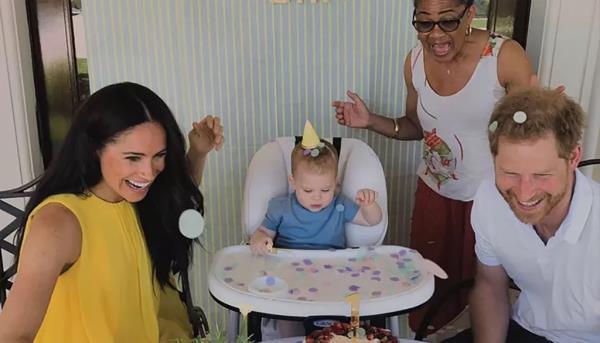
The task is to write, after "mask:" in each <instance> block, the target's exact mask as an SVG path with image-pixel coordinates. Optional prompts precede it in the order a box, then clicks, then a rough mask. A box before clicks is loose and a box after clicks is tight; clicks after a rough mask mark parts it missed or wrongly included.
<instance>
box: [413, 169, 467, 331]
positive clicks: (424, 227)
mask: <svg viewBox="0 0 600 343" xmlns="http://www.w3.org/2000/svg"><path fill="white" fill-rule="evenodd" d="M472 207H473V202H472V201H468V202H465V201H459V200H453V199H449V198H446V197H443V196H441V195H439V194H438V193H436V192H435V191H434V190H432V189H431V188H430V187H429V186H427V185H426V184H425V183H424V182H423V180H421V179H420V178H419V180H418V182H417V191H416V193H415V207H414V209H413V216H412V225H411V234H410V247H411V248H413V249H415V250H417V251H418V252H419V253H420V254H421V255H423V257H425V258H427V259H429V260H432V261H434V262H435V263H437V264H438V265H439V266H440V267H442V268H443V269H444V270H445V271H446V273H448V279H446V280H440V279H438V278H436V280H435V293H434V294H433V297H432V299H433V298H435V297H436V296H437V295H439V294H442V293H444V291H445V290H446V289H448V288H449V287H450V286H452V285H454V284H456V283H457V282H459V281H461V280H464V279H469V278H472V277H474V275H475V261H476V257H475V235H474V233H473V228H472V227H471V208H472ZM467 302H468V290H466V291H464V292H462V293H460V294H457V295H456V296H454V297H452V298H451V299H449V300H448V301H447V302H446V303H445V305H444V306H443V307H442V308H441V309H440V310H439V311H438V313H437V315H436V316H435V317H434V320H433V322H432V323H431V325H432V326H433V327H434V329H433V331H435V330H437V329H439V328H440V327H442V326H444V325H445V324H447V323H448V322H449V321H451V320H452V319H453V318H455V317H456V316H457V315H458V314H459V313H460V312H461V311H462V310H463V309H464V308H465V306H466V305H467ZM428 308H429V307H428V304H426V305H425V306H424V307H423V308H420V309H419V310H416V311H413V312H411V313H410V316H409V323H410V327H411V329H412V330H414V331H416V330H417V328H418V327H419V324H420V323H421V320H422V319H423V316H424V315H425V312H426V311H427V309H428Z"/></svg>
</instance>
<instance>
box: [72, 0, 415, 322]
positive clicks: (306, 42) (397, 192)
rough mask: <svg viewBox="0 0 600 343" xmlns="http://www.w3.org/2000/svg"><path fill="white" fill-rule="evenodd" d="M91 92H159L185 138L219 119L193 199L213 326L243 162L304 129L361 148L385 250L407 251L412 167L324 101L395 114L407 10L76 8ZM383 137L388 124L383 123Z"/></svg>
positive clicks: (187, 2)
mask: <svg viewBox="0 0 600 343" xmlns="http://www.w3.org/2000/svg"><path fill="white" fill-rule="evenodd" d="M83 15H84V19H85V28H86V40H87V52H88V66H89V74H90V80H91V89H92V91H93V90H97V89H99V88H101V87H103V86H105V85H107V84H111V83H115V82H120V81H126V80H127V81H133V82H138V83H141V84H144V85H146V86H148V87H150V88H151V89H153V90H154V91H155V92H157V93H158V94H159V95H160V96H161V97H162V98H163V99H164V100H165V101H166V102H167V103H168V104H169V106H170V107H171V109H172V110H173V111H174V113H175V115H176V117H177V120H178V122H179V124H180V127H181V128H182V130H185V131H186V132H187V130H189V129H190V127H191V123H192V121H195V120H198V119H200V118H201V117H203V116H204V115H206V114H217V115H219V116H221V118H222V119H223V125H224V127H225V134H226V144H225V147H224V149H223V150H222V151H221V152H219V153H215V154H211V156H210V159H209V161H208V164H207V169H206V173H205V178H204V181H203V185H202V192H203V194H204V195H205V199H206V221H207V224H208V225H207V229H206V231H205V235H204V237H203V240H204V246H205V250H203V249H198V250H197V253H196V259H195V264H194V271H193V279H192V283H193V289H194V299H195V302H196V303H197V304H199V305H200V306H202V307H203V309H204V310H205V311H206V312H207V313H208V315H209V316H210V318H211V321H212V322H213V323H217V324H218V325H219V327H224V325H225V323H226V316H225V312H224V311H223V310H222V309H221V308H220V306H219V305H217V304H216V303H215V302H214V301H213V300H212V299H211V298H210V295H209V294H208V287H207V282H206V281H207V280H206V279H207V278H206V275H207V273H208V271H209V267H210V263H211V256H212V254H213V253H214V252H216V251H217V250H219V249H220V248H223V247H225V246H228V245H233V244H238V243H240V242H241V241H242V239H243V235H242V230H241V226H240V213H241V204H242V196H241V195H242V190H243V184H244V178H245V172H246V168H247V166H248V163H249V161H250V159H251V157H252V154H253V153H254V152H255V151H256V150H257V149H258V148H259V147H261V146H262V145H263V144H265V143H266V142H268V141H271V140H273V139H274V138H276V137H278V136H288V135H298V134H301V132H302V128H303V125H304V121H305V120H306V119H310V120H311V121H312V123H313V124H314V125H315V127H316V129H317V131H318V132H319V133H320V134H321V135H322V136H324V137H327V136H329V137H331V136H342V137H355V138H359V139H362V140H364V141H366V142H367V143H368V144H369V145H370V146H371V147H372V148H373V149H374V150H375V152H376V153H377V154H378V156H379V158H380V159H381V162H382V164H383V166H384V169H385V175H386V178H387V187H388V199H389V228H388V233H387V238H386V243H388V244H401V245H406V244H408V238H409V233H410V232H409V231H410V230H409V228H410V213H411V210H412V206H413V196H414V191H415V185H416V176H415V172H416V169H417V163H418V159H419V156H420V149H421V145H420V143H418V142H398V141H395V140H391V139H387V138H384V137H381V136H379V135H376V134H373V133H370V132H368V131H366V130H356V129H347V128H345V127H341V126H339V125H338V124H337V123H336V122H335V121H334V119H333V111H332V107H331V102H332V100H336V99H344V98H345V92H346V90H348V89H350V90H354V91H356V92H357V93H358V94H359V95H360V96H361V97H362V98H363V99H364V100H365V102H366V103H367V105H368V106H369V108H370V109H371V110H372V111H375V112H377V113H384V114H400V113H403V108H404V98H405V94H406V90H405V87H404V79H403V63H404V58H405V56H406V54H407V53H408V52H409V50H410V48H411V47H412V46H413V45H414V44H415V40H416V36H415V34H414V31H413V29H412V28H411V24H410V20H411V15H412V1H407V0H330V2H329V3H322V2H319V3H317V4H312V3H310V2H309V1H305V2H304V4H299V3H297V2H296V1H291V2H290V3H288V4H285V5H275V4H273V3H272V2H271V1H270V0H84V1H83ZM390 125H391V123H390Z"/></svg>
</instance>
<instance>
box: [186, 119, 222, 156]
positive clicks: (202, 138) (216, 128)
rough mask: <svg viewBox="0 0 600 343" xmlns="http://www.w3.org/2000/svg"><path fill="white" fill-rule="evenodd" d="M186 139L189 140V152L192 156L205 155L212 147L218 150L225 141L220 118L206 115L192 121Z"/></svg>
mask: <svg viewBox="0 0 600 343" xmlns="http://www.w3.org/2000/svg"><path fill="white" fill-rule="evenodd" d="M188 139H189V141H190V153H191V154H193V155H194V156H198V155H200V156H202V155H206V154H208V153H209V152H210V151H211V150H213V149H215V150H217V151H218V150H220V149H221V148H222V147H223V142H224V141H225V138H224V136H223V125H221V119H220V118H219V117H217V116H211V115H208V116H206V117H204V118H203V119H202V120H200V121H198V122H194V123H192V129H191V130H190V132H189V133H188Z"/></svg>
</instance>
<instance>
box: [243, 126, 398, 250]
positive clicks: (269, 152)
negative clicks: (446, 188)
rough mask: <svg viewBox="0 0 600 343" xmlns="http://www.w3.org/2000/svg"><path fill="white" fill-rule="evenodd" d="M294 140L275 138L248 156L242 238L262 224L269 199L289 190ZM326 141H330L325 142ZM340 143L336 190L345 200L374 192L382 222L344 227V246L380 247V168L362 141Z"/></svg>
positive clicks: (382, 232)
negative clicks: (363, 193) (365, 190)
mask: <svg viewBox="0 0 600 343" xmlns="http://www.w3.org/2000/svg"><path fill="white" fill-rule="evenodd" d="M296 139H297V138H296V137H280V138H277V139H276V140H275V141H273V142H269V143H267V144H265V145H264V146H262V147H261V148H260V149H259V150H258V151H257V152H256V153H255V154H254V156H253V157H252V160H251V161H250V165H249V166H248V171H247V173H246V183H245V186H244V198H243V203H242V227H243V230H244V234H245V235H246V238H248V237H250V236H251V235H252V234H253V233H254V231H255V230H256V229H258V227H259V226H260V224H261V223H262V221H263V219H264V216H265V213H266V212H267V206H268V203H269V200H270V199H271V198H274V197H277V196H281V195H285V194H288V193H289V192H290V191H291V188H290V186H289V184H288V175H290V174H291V154H292V149H294V146H295V144H296ZM338 139H339V138H338ZM336 140H337V139H336ZM328 141H330V142H331V140H329V139H328ZM340 141H341V144H340V147H339V150H340V151H339V163H338V176H337V184H338V191H341V192H342V194H344V195H345V196H347V197H348V198H349V199H354V197H355V196H356V192H357V191H358V190H359V189H361V188H371V189H373V190H375V191H376V192H377V193H378V198H377V202H378V203H379V206H381V209H382V211H383V219H382V220H381V222H380V223H379V224H377V225H375V226H373V227H364V226H360V225H356V224H352V223H348V224H346V245H347V246H348V247H359V246H373V245H381V243H382V242H383V239H384V238H385V233H386V231H387V224H388V215H387V189H386V185H385V176H384V174H383V167H382V166H381V162H379V158H378V157H377V155H376V154H375V152H374V151H373V150H372V149H371V147H369V146H368V145H367V144H366V143H365V142H363V141H361V140H358V139H355V138H341V139H340ZM334 145H336V144H334Z"/></svg>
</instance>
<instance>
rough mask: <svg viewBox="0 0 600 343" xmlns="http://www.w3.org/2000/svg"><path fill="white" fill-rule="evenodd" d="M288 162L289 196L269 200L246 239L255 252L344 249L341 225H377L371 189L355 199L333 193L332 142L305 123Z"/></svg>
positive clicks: (334, 163)
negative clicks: (301, 134)
mask: <svg viewBox="0 0 600 343" xmlns="http://www.w3.org/2000/svg"><path fill="white" fill-rule="evenodd" d="M291 162H292V174H291V175H290V176H289V177H288V180H289V183H290V186H291V188H292V190H293V192H292V193H290V194H289V195H285V196H280V197H275V198H273V199H271V201H269V206H268V209H267V213H266V215H265V219H264V220H263V222H262V225H261V226H260V227H259V228H258V229H257V230H256V231H255V232H254V234H253V235H252V237H251V238H250V249H251V250H252V252H253V253H256V254H259V255H264V254H267V253H268V252H269V251H270V250H271V248H272V247H273V241H275V245H276V246H277V247H281V248H293V249H331V248H333V249H343V248H346V238H345V225H344V224H346V223H347V222H352V223H355V224H358V225H364V226H373V225H377V224H378V223H379V222H380V221H381V219H382V210H381V207H380V206H379V204H378V203H377V192H375V191H374V190H372V189H368V188H364V189H360V190H359V191H358V192H357V193H356V196H355V198H354V200H351V199H349V198H347V197H345V196H344V195H342V194H336V177H337V171H338V155H337V152H336V150H335V148H334V147H333V145H331V143H329V142H326V141H321V140H320V139H319V137H318V135H317V134H316V132H315V130H314V128H313V127H312V125H311V124H310V122H308V121H307V122H306V125H305V127H304V135H303V138H302V142H300V143H298V144H297V145H296V146H295V147H294V150H293V151H292V156H291Z"/></svg>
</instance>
